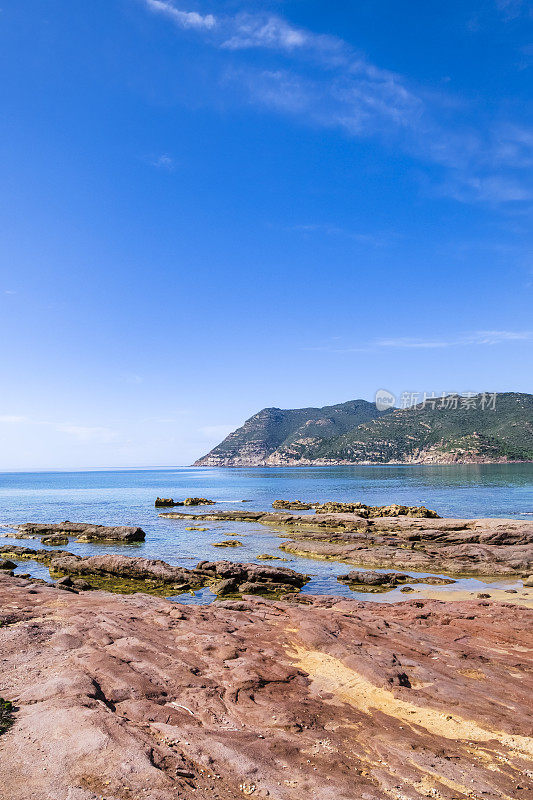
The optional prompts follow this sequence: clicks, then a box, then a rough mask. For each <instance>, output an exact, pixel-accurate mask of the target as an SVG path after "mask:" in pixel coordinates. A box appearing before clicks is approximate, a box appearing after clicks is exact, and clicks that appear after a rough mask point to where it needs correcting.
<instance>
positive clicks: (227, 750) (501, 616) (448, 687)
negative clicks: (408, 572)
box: [0, 576, 533, 800]
mask: <svg viewBox="0 0 533 800" xmlns="http://www.w3.org/2000/svg"><path fill="white" fill-rule="evenodd" d="M0 609H1V612H0V619H1V621H2V623H3V624H2V625H1V626H0V652H1V653H2V659H1V660H0V685H1V687H2V696H3V697H4V698H5V700H6V701H7V702H11V703H12V704H13V724H12V725H11V727H10V728H9V729H8V730H7V731H6V732H4V733H3V734H2V736H1V738H0V751H1V755H0V786H1V787H2V796H5V797H6V798H9V800H30V798H31V800H50V798H54V800H101V798H106V800H138V798H143V797H147V798H150V800H177V798H179V800H193V798H198V797H201V798H213V800H235V798H238V797H244V796H253V797H258V798H266V797H269V798H270V799H271V800H308V799H309V798H320V800H355V798H357V800H359V799H360V800H385V799H386V798H387V799H388V798H392V799H393V800H421V798H430V797H432V798H442V800H453V799H454V798H455V800H466V799H467V798H469V800H474V798H475V800H504V799H505V800H517V799H518V798H524V799H525V800H529V799H530V798H531V797H532V796H533V785H532V780H531V755H532V753H533V741H532V738H531V737H532V734H533V720H532V715H531V705H530V698H531V693H532V691H533V683H532V675H533V669H532V668H533V662H532V660H531V649H530V648H531V645H532V642H531V631H532V629H533V612H532V611H528V610H527V609H523V608H518V607H510V606H506V605H504V604H500V603H491V602H488V601H474V602H469V603H456V604H446V603H438V602H436V601H425V602H423V601H416V602H413V601H407V602H406V603H403V604H399V605H396V606H383V605H380V604H363V603H358V602H355V601H347V600H342V601H341V600H339V599H338V598H320V599H319V598H316V599H310V598H308V599H307V600H306V604H305V605H299V604H292V605H289V604H286V603H280V602H266V601H264V600H254V599H250V598H247V599H245V600H244V601H239V602H225V603H221V604H219V605H218V606H209V607H201V606H190V605H189V606H180V605H177V604H173V603H170V602H168V601H166V600H163V599H161V598H156V597H148V596H146V595H130V596H118V595H111V594H107V593H103V592H89V593H83V594H72V593H70V592H61V593H60V592H58V591H57V590H55V589H52V588H50V587H48V586H32V585H31V584H30V583H29V582H28V581H23V580H20V579H16V578H9V577H2V576H0Z"/></svg>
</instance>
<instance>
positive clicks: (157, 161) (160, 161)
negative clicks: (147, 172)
mask: <svg viewBox="0 0 533 800" xmlns="http://www.w3.org/2000/svg"><path fill="white" fill-rule="evenodd" d="M149 163H150V164H151V166H152V167H156V168H157V169H163V170H166V171H167V172H172V171H173V170H174V168H175V166H176V162H175V161H174V159H173V158H172V156H169V154H168V153H161V155H159V156H154V157H152V158H150V159H149Z"/></svg>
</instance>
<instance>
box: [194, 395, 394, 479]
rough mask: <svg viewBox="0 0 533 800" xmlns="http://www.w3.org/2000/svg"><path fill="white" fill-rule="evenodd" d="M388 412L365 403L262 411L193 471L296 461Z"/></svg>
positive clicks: (199, 462) (353, 402)
mask: <svg viewBox="0 0 533 800" xmlns="http://www.w3.org/2000/svg"><path fill="white" fill-rule="evenodd" d="M386 413H388V412H386V411H385V412H384V411H378V410H377V408H376V406H375V405H374V403H369V402H368V401H367V400H351V401H349V402H347V403H341V404H339V405H335V406H325V407H324V408H298V409H291V410H283V409H280V408H264V409H263V410H262V411H260V412H259V413H258V414H254V416H253V417H250V419H248V420H247V421H246V422H245V423H244V425H243V426H242V427H241V428H238V429H237V430H236V431H233V433H230V434H229V436H227V437H226V438H225V439H224V441H223V442H221V443H220V444H219V445H217V446H216V447H215V448H214V449H213V450H211V452H210V453H208V454H207V455H205V456H203V458H200V459H198V461H196V463H195V465H194V466H196V467H234V466H239V467H259V466H275V465H277V464H282V463H285V462H286V461H287V460H290V459H291V458H293V457H297V456H298V454H300V453H301V452H302V449H303V450H304V451H305V450H308V449H309V448H311V447H314V446H316V445H317V444H319V443H320V442H322V440H324V439H328V440H329V439H335V438H336V437H338V436H342V435H343V434H344V433H347V432H348V431H350V430H352V429H353V428H355V427H356V426H357V425H360V424H361V423H363V422H369V421H371V420H373V419H377V418H378V417H380V416H383V414H386Z"/></svg>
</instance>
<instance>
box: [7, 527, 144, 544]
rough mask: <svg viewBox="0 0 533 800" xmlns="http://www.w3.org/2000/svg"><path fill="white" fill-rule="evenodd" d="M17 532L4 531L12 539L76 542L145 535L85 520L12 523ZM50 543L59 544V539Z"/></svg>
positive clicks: (137, 538)
mask: <svg viewBox="0 0 533 800" xmlns="http://www.w3.org/2000/svg"><path fill="white" fill-rule="evenodd" d="M11 527H12V528H13V530H16V531H17V533H10V532H9V531H8V532H6V533H4V536H7V537H11V538H14V539H41V541H42V539H43V538H49V537H52V536H53V537H60V536H63V537H65V536H67V537H75V538H76V541H78V542H92V541H96V542H98V541H108V542H142V541H144V538H145V536H146V534H145V532H144V531H143V529H142V528H137V527H132V526H128V525H115V526H109V525H93V524H91V523H87V522H59V523H53V524H50V523H46V522H23V523H22V524H21V525H12V526H11ZM43 544H44V542H43ZM50 544H60V542H59V541H55V542H50Z"/></svg>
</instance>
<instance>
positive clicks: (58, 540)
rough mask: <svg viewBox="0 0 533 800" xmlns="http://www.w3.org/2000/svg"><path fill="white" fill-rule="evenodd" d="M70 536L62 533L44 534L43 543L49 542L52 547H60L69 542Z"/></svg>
mask: <svg viewBox="0 0 533 800" xmlns="http://www.w3.org/2000/svg"><path fill="white" fill-rule="evenodd" d="M68 541H69V539H68V536H63V535H62V534H60V533H57V534H53V535H52V536H43V537H42V539H41V544H47V545H48V546H52V547H59V546H61V545H64V544H68Z"/></svg>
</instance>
